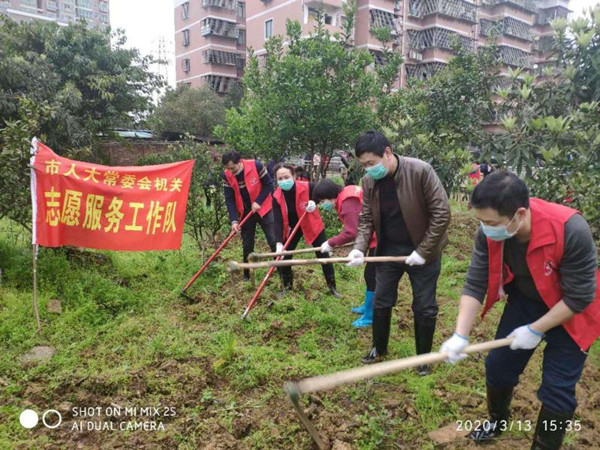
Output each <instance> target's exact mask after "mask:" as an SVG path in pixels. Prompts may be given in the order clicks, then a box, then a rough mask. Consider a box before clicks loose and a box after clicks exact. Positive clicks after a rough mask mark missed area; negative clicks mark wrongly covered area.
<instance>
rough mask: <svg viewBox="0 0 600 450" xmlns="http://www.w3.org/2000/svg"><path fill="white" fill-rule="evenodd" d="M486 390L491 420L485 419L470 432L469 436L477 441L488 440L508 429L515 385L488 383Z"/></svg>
mask: <svg viewBox="0 0 600 450" xmlns="http://www.w3.org/2000/svg"><path fill="white" fill-rule="evenodd" d="M486 390H487V406H488V412H489V414H490V420H489V421H484V422H483V423H482V424H480V425H479V426H478V427H477V428H475V429H474V430H473V431H472V432H471V433H469V436H468V437H469V438H470V439H472V440H474V441H475V442H486V441H490V440H492V439H494V438H497V437H498V436H500V435H501V434H502V432H503V431H504V430H505V429H506V426H507V421H508V418H509V416H510V402H511V401H512V396H513V391H514V387H508V388H497V387H493V386H492V385H490V384H487V386H486Z"/></svg>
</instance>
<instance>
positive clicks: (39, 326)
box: [32, 244, 42, 334]
mask: <svg viewBox="0 0 600 450" xmlns="http://www.w3.org/2000/svg"><path fill="white" fill-rule="evenodd" d="M32 250H33V310H34V311H35V320H36V321H37V332H38V334H42V322H41V320H40V311H39V309H38V304H37V253H38V246H37V244H33V245H32Z"/></svg>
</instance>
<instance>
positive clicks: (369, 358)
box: [362, 347, 385, 364]
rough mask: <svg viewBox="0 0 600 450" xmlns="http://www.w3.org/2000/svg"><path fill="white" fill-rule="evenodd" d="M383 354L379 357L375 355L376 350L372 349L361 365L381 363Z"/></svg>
mask: <svg viewBox="0 0 600 450" xmlns="http://www.w3.org/2000/svg"><path fill="white" fill-rule="evenodd" d="M384 356H385V354H383V355H380V354H379V353H377V349H376V348H375V347H373V348H372V349H371V351H370V352H369V353H368V354H367V356H365V357H364V358H363V359H362V363H363V364H375V363H378V362H381V361H383V358H384Z"/></svg>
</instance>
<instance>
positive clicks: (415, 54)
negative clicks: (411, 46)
mask: <svg viewBox="0 0 600 450" xmlns="http://www.w3.org/2000/svg"><path fill="white" fill-rule="evenodd" d="M408 57H409V58H410V59H416V60H417V61H423V55H422V54H421V53H419V52H409V53H408Z"/></svg>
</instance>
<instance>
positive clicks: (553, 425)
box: [531, 404, 573, 450]
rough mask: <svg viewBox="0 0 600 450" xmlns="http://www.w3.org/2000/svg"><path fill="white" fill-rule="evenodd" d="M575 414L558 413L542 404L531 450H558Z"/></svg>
mask: <svg viewBox="0 0 600 450" xmlns="http://www.w3.org/2000/svg"><path fill="white" fill-rule="evenodd" d="M571 419H573V412H556V411H552V410H551V409H549V408H548V407H547V406H545V405H543V404H542V408H541V409H540V412H539V414H538V420H537V425H536V427H535V434H534V435H533V443H532V444H531V450H558V449H559V448H560V446H561V445H562V441H563V438H564V436H565V430H566V426H567V421H570V420H571Z"/></svg>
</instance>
